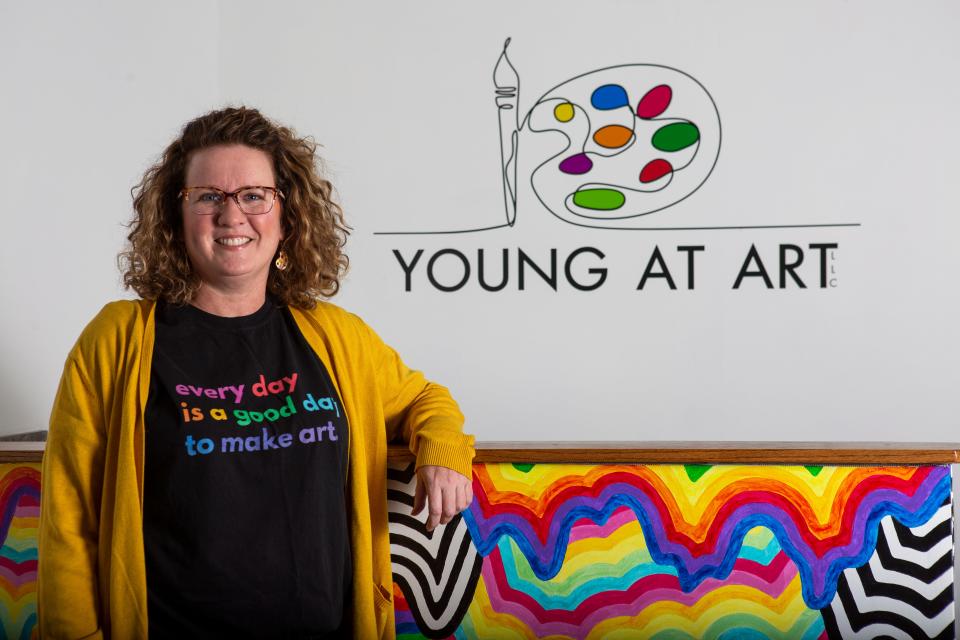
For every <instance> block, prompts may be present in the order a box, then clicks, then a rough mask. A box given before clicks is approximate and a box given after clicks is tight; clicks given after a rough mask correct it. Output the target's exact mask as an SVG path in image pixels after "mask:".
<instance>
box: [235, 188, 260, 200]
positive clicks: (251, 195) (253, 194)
mask: <svg viewBox="0 0 960 640" xmlns="http://www.w3.org/2000/svg"><path fill="white" fill-rule="evenodd" d="M240 197H241V198H243V199H244V200H247V201H248V202H257V201H259V200H263V191H260V190H259V189H258V190H256V191H244V192H243V193H242V194H240Z"/></svg>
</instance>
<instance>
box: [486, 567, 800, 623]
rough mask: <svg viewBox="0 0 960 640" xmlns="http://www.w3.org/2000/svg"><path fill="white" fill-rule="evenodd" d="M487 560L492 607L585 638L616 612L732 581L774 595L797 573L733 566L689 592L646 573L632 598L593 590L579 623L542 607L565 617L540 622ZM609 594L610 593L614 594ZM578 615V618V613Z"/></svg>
mask: <svg viewBox="0 0 960 640" xmlns="http://www.w3.org/2000/svg"><path fill="white" fill-rule="evenodd" d="M489 561H490V557H488V558H487V559H486V560H485V561H484V563H483V566H482V569H481V574H482V576H483V581H484V586H485V587H486V589H487V592H488V594H489V595H490V601H491V604H492V605H493V606H494V609H495V610H497V611H500V612H502V613H508V614H510V615H512V616H514V617H515V618H517V619H518V620H520V621H521V622H522V623H523V624H525V625H526V626H527V627H529V628H530V629H531V631H533V632H534V634H535V635H537V636H546V635H567V636H570V637H572V638H584V637H586V636H587V635H588V634H589V632H590V630H591V629H593V627H595V626H596V625H597V624H599V623H600V622H602V621H603V620H607V619H609V618H613V617H619V616H634V615H637V614H638V613H639V612H641V611H642V610H643V609H645V608H646V607H648V606H651V605H653V604H656V603H657V602H668V601H669V602H678V603H680V604H682V605H684V606H692V605H694V604H696V602H697V601H699V600H700V599H701V598H703V597H704V596H706V595H707V594H708V593H710V592H711V591H713V590H715V589H717V588H720V587H724V586H729V585H732V584H742V585H746V586H749V587H752V588H754V589H756V590H757V591H759V592H761V593H764V594H766V595H768V596H770V597H773V598H776V597H779V595H781V594H782V593H783V591H784V589H785V588H786V587H787V585H789V584H790V582H791V581H792V580H793V579H794V577H795V576H796V575H797V567H796V565H795V564H793V562H789V561H788V562H786V563H785V564H784V566H783V569H782V571H781V572H780V574H779V575H778V576H777V577H776V578H775V579H774V580H773V581H772V582H766V581H764V580H763V579H762V578H760V577H759V576H757V575H755V574H753V573H750V572H748V571H742V570H736V569H735V570H734V571H733V572H732V573H731V574H730V576H728V577H727V579H725V580H722V581H721V580H716V579H708V580H706V581H705V582H703V583H701V584H700V585H699V586H698V587H697V588H696V589H695V590H694V591H692V592H690V593H683V592H682V591H680V589H679V585H678V584H677V583H676V582H675V581H676V578H674V577H672V576H665V575H663V576H648V577H646V578H643V579H641V580H640V581H638V582H642V583H645V587H646V588H644V589H642V591H641V593H640V595H639V597H637V598H635V599H634V600H633V601H631V602H616V601H615V602H611V603H610V604H606V605H605V604H603V600H606V599H607V598H604V595H603V594H596V595H595V596H592V597H591V598H590V600H592V602H591V604H592V605H593V607H590V608H594V607H596V608H595V609H594V610H593V611H590V612H589V613H586V612H583V613H586V615H585V616H583V617H582V618H580V620H579V622H578V623H573V622H572V621H570V620H572V618H571V613H572V612H569V611H555V612H551V611H545V610H543V609H541V610H540V611H539V612H536V613H539V614H540V615H541V617H547V616H550V614H551V613H553V614H554V615H557V616H558V617H563V618H566V620H567V621H565V620H556V619H555V620H546V621H543V622H541V620H540V619H538V617H537V615H536V613H535V612H534V611H531V610H530V609H528V608H527V607H525V606H524V605H523V604H521V603H518V602H515V601H512V600H507V599H505V598H504V594H502V593H501V592H500V587H499V585H498V583H497V579H496V575H495V573H494V569H493V568H492V567H491V566H490V562H489ZM610 595H611V596H613V595H614V594H610ZM617 595H622V594H617ZM508 597H509V596H508ZM611 599H612V598H611ZM598 605H599V606H598ZM577 617H578V618H579V616H577Z"/></svg>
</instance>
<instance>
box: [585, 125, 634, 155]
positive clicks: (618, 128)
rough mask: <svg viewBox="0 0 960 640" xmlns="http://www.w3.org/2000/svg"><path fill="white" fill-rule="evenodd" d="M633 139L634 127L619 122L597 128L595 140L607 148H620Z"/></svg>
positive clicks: (594, 135)
mask: <svg viewBox="0 0 960 640" xmlns="http://www.w3.org/2000/svg"><path fill="white" fill-rule="evenodd" d="M632 139H633V129H628V128H627V127H624V126H622V125H619V124H611V125H607V126H606V127H601V128H600V129H597V130H596V131H595V132H594V134H593V141H594V142H596V143H597V144H598V145H600V146H601V147H606V148H607V149H619V148H620V147H622V146H624V145H625V144H627V143H628V142H630V141H631V140H632Z"/></svg>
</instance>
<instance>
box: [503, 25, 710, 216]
mask: <svg viewBox="0 0 960 640" xmlns="http://www.w3.org/2000/svg"><path fill="white" fill-rule="evenodd" d="M509 44H510V40H509V39H507V41H506V43H504V46H503V52H502V53H501V54H500V58H499V59H498V60H497V65H496V67H495V68H494V72H493V81H494V85H495V86H496V91H497V106H498V108H499V110H500V112H499V114H500V136H501V147H500V150H501V154H502V155H501V158H502V161H503V181H504V194H505V205H506V208H507V222H508V224H513V221H514V219H515V217H516V198H517V195H516V194H517V190H516V185H517V157H518V151H519V149H518V141H519V132H520V131H521V130H522V129H524V128H527V129H529V130H530V131H532V132H534V133H543V132H557V133H559V134H561V135H562V136H563V138H564V139H565V140H566V144H565V145H564V146H563V147H562V149H560V150H559V151H558V152H556V153H555V154H553V155H550V156H549V157H548V158H547V159H546V160H544V161H543V162H542V163H541V164H540V165H539V166H537V168H536V169H534V171H533V174H532V176H531V179H530V183H531V186H532V187H533V191H534V193H535V194H536V195H537V198H539V200H540V202H541V203H543V205H544V206H545V207H546V208H547V209H549V210H550V211H551V212H553V214H554V215H556V216H557V217H559V218H561V219H563V220H566V221H567V222H571V223H573V224H579V225H584V226H591V227H594V226H598V227H613V228H630V227H632V226H633V225H635V224H636V218H638V217H640V216H645V215H649V214H651V213H655V212H657V211H662V210H664V209H666V208H667V207H670V206H672V205H674V204H676V203H678V202H680V201H681V200H683V199H685V198H687V197H688V196H689V195H691V194H692V193H693V192H695V191H696V190H697V189H699V188H700V186H701V185H702V184H703V183H704V182H705V181H706V180H707V178H708V177H709V176H710V173H711V172H712V171H713V167H714V166H715V165H716V162H717V157H718V156H719V154H720V115H719V113H718V112H717V107H716V105H715V104H714V102H713V98H711V97H710V94H709V92H707V90H706V89H705V88H704V87H703V85H701V84H700V83H699V82H697V81H696V80H695V79H694V78H692V77H691V76H689V75H687V74H685V73H683V72H682V71H678V70H677V69H673V68H670V67H665V66H660V65H651V64H627V65H619V66H615V67H607V68H605V69H598V70H596V71H591V72H589V73H585V74H582V75H579V76H576V77H575V78H571V79H570V80H567V81H566V82H563V83H562V84H559V85H557V86H556V87H554V88H553V89H550V90H549V91H548V92H547V93H546V94H544V95H543V96H542V97H541V98H539V99H538V100H537V101H536V103H535V104H534V106H533V108H532V109H531V110H530V112H529V113H528V114H527V116H526V118H525V119H524V122H523V124H522V125H521V123H520V122H519V120H518V119H517V116H516V115H514V114H516V113H517V109H516V107H517V99H518V97H519V86H520V77H519V74H517V71H516V69H515V68H514V67H513V65H512V64H511V63H510V60H509V58H508V57H507V47H508V46H509Z"/></svg>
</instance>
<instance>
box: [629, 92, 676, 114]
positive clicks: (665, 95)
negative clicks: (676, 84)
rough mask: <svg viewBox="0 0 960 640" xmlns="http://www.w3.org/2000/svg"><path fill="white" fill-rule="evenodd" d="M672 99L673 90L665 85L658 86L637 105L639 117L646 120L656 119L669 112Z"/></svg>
mask: <svg viewBox="0 0 960 640" xmlns="http://www.w3.org/2000/svg"><path fill="white" fill-rule="evenodd" d="M672 99H673V89H671V88H670V87H669V86H668V85H665V84H661V85H657V86H656V87H654V88H653V89H650V91H647V93H646V95H644V96H643V97H642V98H640V102H639V103H637V116H638V117H640V118H643V119H644V120H650V119H651V118H656V117H657V116H659V115H660V114H661V113H663V112H664V111H666V110H667V107H669V106H670V101H671V100H672Z"/></svg>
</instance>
